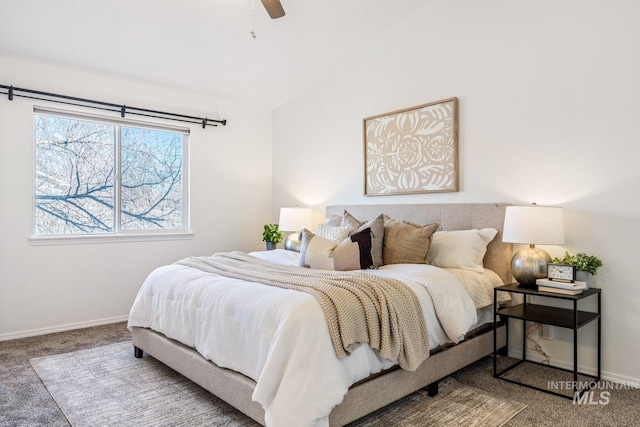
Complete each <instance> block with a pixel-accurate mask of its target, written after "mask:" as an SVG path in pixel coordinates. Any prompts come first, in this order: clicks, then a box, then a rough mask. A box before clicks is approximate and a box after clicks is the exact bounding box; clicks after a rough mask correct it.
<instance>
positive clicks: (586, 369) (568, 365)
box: [509, 350, 640, 388]
mask: <svg viewBox="0 0 640 427" xmlns="http://www.w3.org/2000/svg"><path fill="white" fill-rule="evenodd" d="M532 353H533V354H532ZM509 356H510V357H515V358H518V359H520V358H522V351H521V350H509ZM527 360H531V361H534V362H543V361H544V360H545V359H544V357H542V356H541V355H539V354H536V353H534V352H533V351H527ZM550 362H551V366H555V367H558V368H563V369H569V370H573V362H567V361H565V360H558V359H550ZM578 372H581V373H584V374H588V375H593V376H595V375H596V374H597V368H595V367H593V366H583V365H580V364H578ZM600 377H601V379H603V380H605V381H611V382H614V383H620V384H625V385H628V386H631V387H634V388H640V379H638V378H631V377H627V376H624V375H620V374H616V373H613V372H608V371H602V370H601V371H600Z"/></svg>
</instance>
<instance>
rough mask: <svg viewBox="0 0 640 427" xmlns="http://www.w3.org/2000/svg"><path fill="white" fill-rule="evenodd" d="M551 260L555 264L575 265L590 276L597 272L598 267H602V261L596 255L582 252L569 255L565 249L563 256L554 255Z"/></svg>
mask: <svg viewBox="0 0 640 427" xmlns="http://www.w3.org/2000/svg"><path fill="white" fill-rule="evenodd" d="M553 262H554V263H556V264H569V265H575V266H576V270H578V271H580V270H582V271H586V272H588V273H589V274H591V275H592V276H595V275H596V274H598V268H600V267H602V261H600V260H599V259H598V257H595V256H593V255H587V254H585V253H582V252H580V253H577V254H575V255H571V254H570V253H569V252H567V251H565V253H564V257H562V258H558V257H555V258H554V259H553Z"/></svg>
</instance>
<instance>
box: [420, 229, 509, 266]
mask: <svg viewBox="0 0 640 427" xmlns="http://www.w3.org/2000/svg"><path fill="white" fill-rule="evenodd" d="M496 234H498V230H496V229H495V228H483V229H482V230H475V229H473V230H455V231H438V232H436V233H435V234H434V235H433V237H432V239H431V249H430V250H429V260H430V261H431V264H433V265H435V266H436V267H442V268H462V269H464V270H471V271H475V272H478V273H482V272H483V271H484V265H483V261H482V260H483V258H484V254H485V253H487V245H488V244H489V243H491V241H492V240H493V238H494V237H496Z"/></svg>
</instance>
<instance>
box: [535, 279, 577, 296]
mask: <svg viewBox="0 0 640 427" xmlns="http://www.w3.org/2000/svg"><path fill="white" fill-rule="evenodd" d="M536 285H538V290H539V291H542V292H555V293H557V294H566V295H578V294H581V293H582V291H584V290H585V289H587V282H580V281H577V280H576V281H575V282H573V283H571V282H564V281H561V280H550V279H537V280H536Z"/></svg>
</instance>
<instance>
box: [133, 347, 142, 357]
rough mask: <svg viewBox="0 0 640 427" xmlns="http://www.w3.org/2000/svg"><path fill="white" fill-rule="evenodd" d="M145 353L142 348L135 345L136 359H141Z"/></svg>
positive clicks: (134, 355) (134, 353) (134, 354)
mask: <svg viewBox="0 0 640 427" xmlns="http://www.w3.org/2000/svg"><path fill="white" fill-rule="evenodd" d="M143 353H144V351H143V350H142V349H141V348H138V347H136V346H135V345H134V346H133V357H135V358H136V359H141V358H142V354H143Z"/></svg>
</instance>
